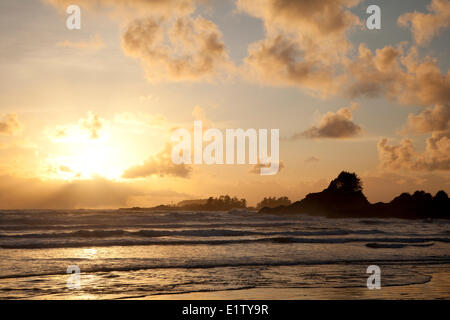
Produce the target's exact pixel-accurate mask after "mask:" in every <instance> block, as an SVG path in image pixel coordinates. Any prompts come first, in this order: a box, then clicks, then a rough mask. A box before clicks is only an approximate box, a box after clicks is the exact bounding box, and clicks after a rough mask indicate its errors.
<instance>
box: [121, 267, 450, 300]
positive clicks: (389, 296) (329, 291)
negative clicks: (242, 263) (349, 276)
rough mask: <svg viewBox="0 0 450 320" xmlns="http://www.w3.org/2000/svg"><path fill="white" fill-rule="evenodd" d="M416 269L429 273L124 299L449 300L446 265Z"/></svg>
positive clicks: (448, 276) (449, 270)
mask: <svg viewBox="0 0 450 320" xmlns="http://www.w3.org/2000/svg"><path fill="white" fill-rule="evenodd" d="M416 268H417V269H416V270H417V271H419V272H423V273H426V274H428V275H430V276H431V279H430V281H427V282H425V283H421V284H410V285H398V286H386V287H383V285H382V287H381V289H380V290H369V289H367V288H365V287H347V288H250V289H236V290H224V291H211V292H190V293H178V294H176V293H175V294H163V295H152V296H143V297H135V298H128V299H131V300H349V299H350V300H373V299H383V300H402V299H407V300H411V299H412V300H416V299H425V300H429V299H444V300H449V299H450V265H448V264H447V265H444V266H443V268H442V269H440V270H436V271H435V270H431V271H430V266H429V265H428V266H418V267H416Z"/></svg>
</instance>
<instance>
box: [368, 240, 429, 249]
mask: <svg viewBox="0 0 450 320" xmlns="http://www.w3.org/2000/svg"><path fill="white" fill-rule="evenodd" d="M433 245H434V243H424V244H405V243H378V242H374V243H366V247H368V248H373V249H402V248H406V247H431V246H433Z"/></svg>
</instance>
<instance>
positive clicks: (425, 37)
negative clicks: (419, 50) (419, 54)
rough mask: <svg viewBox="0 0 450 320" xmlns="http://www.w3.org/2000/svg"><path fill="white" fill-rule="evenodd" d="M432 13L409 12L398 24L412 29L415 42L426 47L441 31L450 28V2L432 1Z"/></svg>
mask: <svg viewBox="0 0 450 320" xmlns="http://www.w3.org/2000/svg"><path fill="white" fill-rule="evenodd" d="M428 11H429V12H430V13H421V12H417V11H414V12H409V13H405V14H403V15H401V16H400V17H399V18H398V24H399V25H401V26H403V27H410V28H411V32H412V34H413V37H414V40H415V41H416V43H417V44H419V45H426V44H427V43H429V42H430V41H431V39H433V38H434V37H435V36H437V35H438V34H439V33H440V31H441V30H443V29H445V28H448V27H450V1H448V0H432V2H431V4H430V5H428Z"/></svg>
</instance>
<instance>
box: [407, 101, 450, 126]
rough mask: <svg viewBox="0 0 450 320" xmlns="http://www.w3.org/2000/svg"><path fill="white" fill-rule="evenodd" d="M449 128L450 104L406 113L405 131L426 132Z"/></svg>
mask: <svg viewBox="0 0 450 320" xmlns="http://www.w3.org/2000/svg"><path fill="white" fill-rule="evenodd" d="M446 130H450V104H446V105H436V106H434V108H427V109H425V110H423V111H422V112H420V113H419V114H417V115H414V114H410V115H408V123H407V125H406V127H405V128H404V131H405V132H413V133H428V132H434V131H446Z"/></svg>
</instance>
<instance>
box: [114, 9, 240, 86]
mask: <svg viewBox="0 0 450 320" xmlns="http://www.w3.org/2000/svg"><path fill="white" fill-rule="evenodd" d="M166 42H168V43H169V44H167V43H166ZM122 47H123V50H124V52H125V54H127V55H128V56H130V57H134V58H139V59H140V60H141V61H142V64H143V67H144V69H145V72H146V75H147V79H148V80H149V81H150V82H160V81H200V80H212V79H213V78H214V77H215V76H218V75H219V74H220V73H221V72H227V71H230V70H231V69H232V64H231V62H230V60H229V56H228V52H227V49H226V47H225V44H224V43H223V41H222V34H221V33H220V31H219V29H218V27H217V26H216V25H215V24H214V23H213V22H211V21H209V20H206V19H204V18H202V17H197V18H192V17H182V18H177V19H176V20H175V21H174V22H172V23H168V22H165V21H163V20H162V19H154V18H146V19H141V20H135V21H133V22H132V23H130V24H129V25H128V28H127V30H126V31H125V33H124V34H123V36H122Z"/></svg>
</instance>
